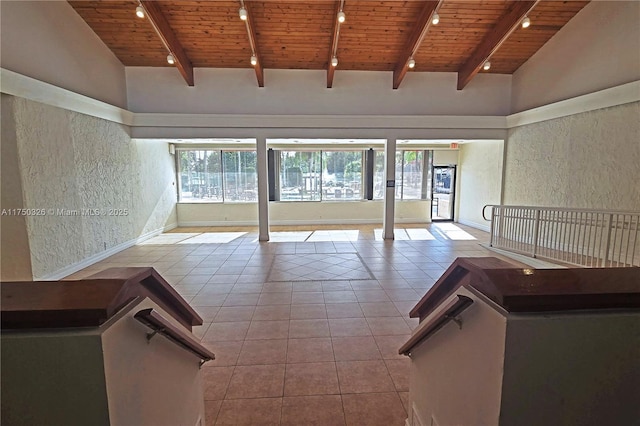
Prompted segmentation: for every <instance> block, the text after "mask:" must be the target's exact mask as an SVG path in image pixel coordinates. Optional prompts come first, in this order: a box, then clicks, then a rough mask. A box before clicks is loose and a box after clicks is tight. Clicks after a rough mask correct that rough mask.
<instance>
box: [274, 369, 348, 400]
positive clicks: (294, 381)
mask: <svg viewBox="0 0 640 426" xmlns="http://www.w3.org/2000/svg"><path fill="white" fill-rule="evenodd" d="M339 393H340V388H339V386H338V375H337V374H336V366H335V363H333V362H311V363H302V364H287V368H286V373H285V380H284V395H285V396H296V395H328V394H339Z"/></svg>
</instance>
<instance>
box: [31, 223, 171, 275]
mask: <svg viewBox="0 0 640 426" xmlns="http://www.w3.org/2000/svg"><path fill="white" fill-rule="evenodd" d="M177 227H178V224H177V223H172V224H169V225H166V226H164V227H162V228H158V229H155V230H153V231H149V232H147V233H145V234H142V235H140V236H139V237H138V238H134V239H131V240H129V241H125V242H124V243H120V244H118V245H115V246H113V247H111V248H109V249H107V250H105V251H103V252H101V253H96V254H94V255H92V256H89V257H87V258H84V259H83V260H81V261H79V262H76V263H73V264H71V265H69V266H65V267H64V268H62V269H58V270H57V271H55V272H53V273H51V274H47V275H44V276H42V277H34V278H33V279H34V281H57V280H60V279H62V278H64V277H67V276H69V275H71V274H73V273H76V272H78V271H80V270H82V269H84V268H87V267H89V266H91V265H93V264H95V263H98V262H100V261H101V260H104V259H106V258H107V257H110V256H113V255H114V254H117V253H119V252H121V251H123V250H126V249H128V248H129V247H133V246H135V245H136V244H138V243H141V242H143V241H146V240H148V239H149V238H153V237H155V236H157V235H160V234H162V233H163V232H166V231H170V230H172V229H175V228H177Z"/></svg>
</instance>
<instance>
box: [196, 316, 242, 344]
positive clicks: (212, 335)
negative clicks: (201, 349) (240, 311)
mask: <svg viewBox="0 0 640 426" xmlns="http://www.w3.org/2000/svg"><path fill="white" fill-rule="evenodd" d="M248 329H249V321H236V322H220V323H213V324H211V327H209V330H207V332H206V333H205V335H204V336H203V337H202V341H203V342H223V341H227V340H244V338H245V336H246V335H247V330H248Z"/></svg>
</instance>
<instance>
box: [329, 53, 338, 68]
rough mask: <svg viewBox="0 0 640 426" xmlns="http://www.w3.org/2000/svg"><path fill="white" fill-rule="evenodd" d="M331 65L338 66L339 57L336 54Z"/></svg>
mask: <svg viewBox="0 0 640 426" xmlns="http://www.w3.org/2000/svg"><path fill="white" fill-rule="evenodd" d="M331 66H332V67H337V66H338V58H336V57H335V56H334V57H333V58H331Z"/></svg>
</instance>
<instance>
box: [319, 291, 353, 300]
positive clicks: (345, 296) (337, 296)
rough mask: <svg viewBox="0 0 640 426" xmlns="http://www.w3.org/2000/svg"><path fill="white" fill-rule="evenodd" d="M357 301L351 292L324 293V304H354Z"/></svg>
mask: <svg viewBox="0 0 640 426" xmlns="http://www.w3.org/2000/svg"><path fill="white" fill-rule="evenodd" d="M357 301H358V299H357V298H356V294H355V293H354V292H353V290H345V291H325V292H324V302H325V303H354V302H357Z"/></svg>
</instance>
